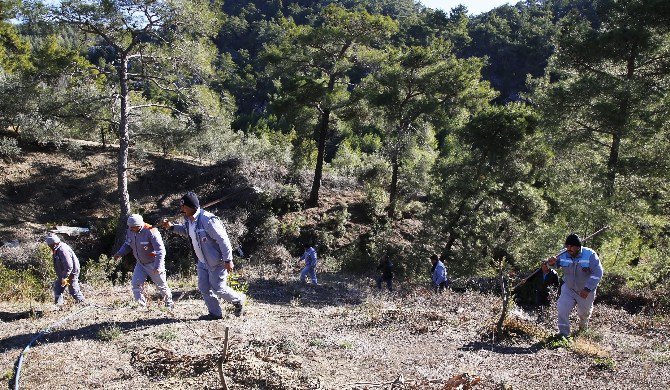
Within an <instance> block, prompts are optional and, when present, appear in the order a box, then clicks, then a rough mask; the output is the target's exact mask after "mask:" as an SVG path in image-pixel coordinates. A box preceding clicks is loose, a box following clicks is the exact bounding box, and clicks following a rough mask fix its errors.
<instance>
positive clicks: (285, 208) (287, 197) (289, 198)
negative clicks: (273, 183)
mask: <svg viewBox="0 0 670 390" xmlns="http://www.w3.org/2000/svg"><path fill="white" fill-rule="evenodd" d="M300 210H302V192H301V191H300V188H298V186H296V185H293V184H286V185H283V186H281V188H279V191H278V193H277V195H276V196H275V198H274V199H273V200H272V211H273V212H274V213H275V214H277V215H283V214H286V213H290V212H293V211H300Z"/></svg>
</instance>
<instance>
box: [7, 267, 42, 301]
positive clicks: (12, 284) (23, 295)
mask: <svg viewBox="0 0 670 390" xmlns="http://www.w3.org/2000/svg"><path fill="white" fill-rule="evenodd" d="M48 286H49V285H45V284H44V283H43V282H42V281H41V280H40V278H39V277H38V276H37V275H35V274H34V273H33V272H32V270H31V269H25V270H13V269H10V268H7V267H6V266H5V265H4V263H3V262H2V260H0V301H24V300H36V301H38V302H46V301H47V300H49V299H50V298H51V293H50V289H49V288H48Z"/></svg>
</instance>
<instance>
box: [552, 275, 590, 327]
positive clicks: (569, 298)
mask: <svg viewBox="0 0 670 390" xmlns="http://www.w3.org/2000/svg"><path fill="white" fill-rule="evenodd" d="M595 298H596V292H595V291H591V292H590V293H589V295H587V296H586V298H582V297H580V296H579V294H578V293H577V292H576V291H573V290H572V289H571V288H570V287H568V285H567V284H565V283H563V286H561V296H560V297H559V298H558V331H559V333H560V334H562V335H563V336H569V335H570V313H571V312H572V309H574V308H575V306H577V315H578V316H579V328H580V329H586V328H587V327H588V325H589V318H591V312H592V311H593V300H594V299H595Z"/></svg>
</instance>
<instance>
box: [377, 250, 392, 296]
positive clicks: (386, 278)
mask: <svg viewBox="0 0 670 390" xmlns="http://www.w3.org/2000/svg"><path fill="white" fill-rule="evenodd" d="M377 270H378V271H381V275H379V276H378V277H377V288H378V289H380V290H381V289H382V282H386V287H387V288H388V290H389V291H393V262H392V261H391V258H390V257H389V256H388V255H386V256H384V257H383V258H382V260H381V261H380V262H379V265H378V266H377Z"/></svg>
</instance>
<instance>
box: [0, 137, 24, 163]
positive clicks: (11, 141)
mask: <svg viewBox="0 0 670 390" xmlns="http://www.w3.org/2000/svg"><path fill="white" fill-rule="evenodd" d="M20 154H21V148H20V147H19V143H18V141H17V140H16V139H15V138H9V137H2V138H0V157H2V158H3V159H4V160H5V161H12V160H14V159H15V158H16V157H18V156H19V155H20Z"/></svg>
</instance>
